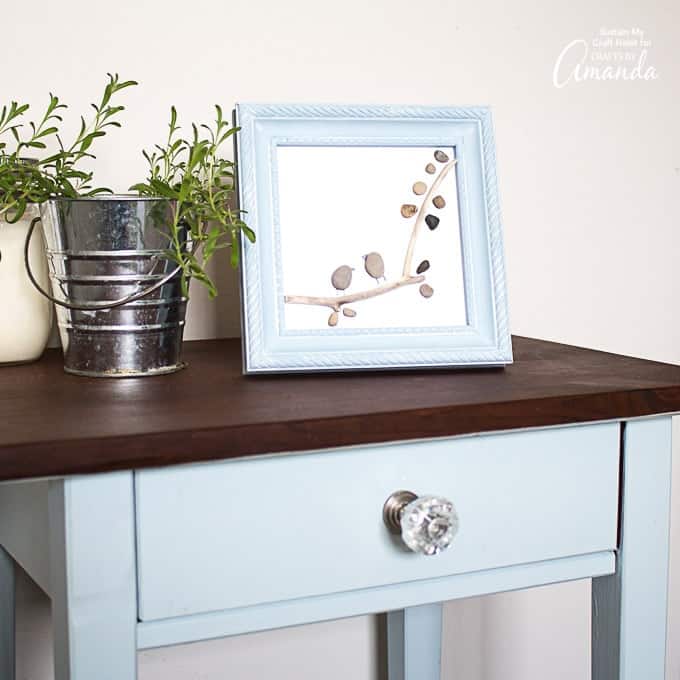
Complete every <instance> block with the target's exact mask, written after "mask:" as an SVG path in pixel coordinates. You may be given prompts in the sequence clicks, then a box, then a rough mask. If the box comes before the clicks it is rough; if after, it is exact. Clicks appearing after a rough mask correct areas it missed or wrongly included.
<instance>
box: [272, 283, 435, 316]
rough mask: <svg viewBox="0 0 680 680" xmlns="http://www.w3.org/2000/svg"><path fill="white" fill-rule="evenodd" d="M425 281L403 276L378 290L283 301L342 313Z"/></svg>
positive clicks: (298, 297) (285, 298)
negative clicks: (344, 307) (344, 308)
mask: <svg viewBox="0 0 680 680" xmlns="http://www.w3.org/2000/svg"><path fill="white" fill-rule="evenodd" d="M424 280H425V277H424V276H422V275H421V276H403V277H402V278H400V279H397V280H396V281H390V282H389V283H383V284H382V285H381V286H377V287H376V288H369V289H368V290H362V291H360V292H358V293H348V294H347V295H338V296H336V297H332V296H328V297H313V296H309V295H286V296H284V298H283V301H284V302H286V303H288V304H291V305H316V306H317V307H330V308H331V309H333V310H335V311H336V312H339V311H340V308H341V307H342V305H346V304H351V303H352V302H359V301H360V300H368V299H369V298H374V297H378V296H379V295H384V294H385V293H390V292H391V291H393V290H396V289H397V288H402V287H403V286H413V285H415V284H416V283H422V282H423V281H424Z"/></svg>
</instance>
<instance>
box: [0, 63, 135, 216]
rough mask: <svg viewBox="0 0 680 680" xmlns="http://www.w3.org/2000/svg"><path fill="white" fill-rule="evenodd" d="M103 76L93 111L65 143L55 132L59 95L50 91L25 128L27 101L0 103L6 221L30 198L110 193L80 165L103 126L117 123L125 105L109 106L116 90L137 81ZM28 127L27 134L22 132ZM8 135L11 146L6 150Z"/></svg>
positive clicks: (0, 191)
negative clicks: (50, 146)
mask: <svg viewBox="0 0 680 680" xmlns="http://www.w3.org/2000/svg"><path fill="white" fill-rule="evenodd" d="M107 75H108V82H107V84H106V86H105V88H104V93H103V95H102V98H101V100H100V101H99V103H98V104H92V107H93V108H94V110H95V115H94V117H93V118H92V120H91V121H90V122H86V120H85V118H84V117H81V119H80V129H79V132H78V134H77V136H76V138H75V140H74V141H73V142H72V143H71V144H69V145H65V144H64V143H63V141H62V138H61V135H60V133H59V127H60V124H61V123H62V122H63V118H62V112H63V110H64V109H66V108H67V106H66V104H63V103H61V101H60V100H59V98H58V97H57V96H55V95H53V94H50V98H49V103H48V105H47V107H46V109H45V112H44V114H43V116H42V118H41V119H40V120H39V121H38V122H34V121H30V122H29V123H28V128H26V126H25V125H24V124H23V122H22V120H23V118H24V116H25V115H26V114H27V113H28V111H29V105H28V104H20V103H18V102H15V101H14V102H11V103H10V104H9V105H5V106H3V107H2V109H0V217H4V218H5V219H6V220H7V221H8V222H17V221H19V220H20V219H21V218H22V217H23V215H24V213H25V211H26V208H27V206H28V204H31V203H43V202H44V201H47V200H48V199H50V198H54V197H58V196H63V197H67V198H78V197H80V196H96V195H97V194H101V193H111V190H110V189H107V188H105V187H93V186H92V179H93V173H92V171H86V170H83V169H81V167H80V165H81V163H82V162H83V161H84V160H85V159H93V158H95V156H94V155H93V154H92V153H91V151H90V147H91V146H92V144H93V142H94V141H95V140H96V139H97V138H98V137H103V136H104V135H105V134H106V132H107V128H109V127H120V123H119V122H118V121H117V120H116V117H117V116H118V114H120V113H121V112H122V111H124V110H125V107H123V106H118V105H116V106H114V105H113V104H112V103H111V100H112V98H113V96H114V95H115V94H117V93H118V92H120V91H121V90H124V89H126V88H128V87H131V86H133V85H137V83H136V82H135V81H133V80H127V81H121V80H120V78H119V76H118V74H110V73H109V74H107ZM25 131H27V132H28V134H26V135H22V133H23V132H25ZM8 136H9V137H11V138H12V140H13V142H14V149H13V150H12V151H10V150H9V146H8V142H7V141H5V140H6V139H7V138H8ZM51 143H55V145H56V146H57V151H56V152H54V153H52V154H50V155H48V156H47V157H45V158H40V159H37V160H32V159H30V156H31V155H33V154H34V153H36V152H41V151H44V150H46V149H47V148H48V144H51Z"/></svg>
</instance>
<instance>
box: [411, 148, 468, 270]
mask: <svg viewBox="0 0 680 680" xmlns="http://www.w3.org/2000/svg"><path fill="white" fill-rule="evenodd" d="M456 163H457V160H456V159H455V158H454V159H453V160H452V161H449V162H448V163H447V164H446V165H445V166H444V167H443V168H442V169H441V171H440V172H439V175H437V177H436V179H435V180H434V182H432V186H431V187H430V189H429V191H428V192H427V193H426V194H425V198H424V199H423V203H422V205H421V206H420V210H419V211H418V216H417V217H416V221H415V223H414V225H413V231H412V232H411V239H410V240H409V242H408V248H407V249H406V257H405V258H404V269H403V270H402V275H403V276H405V277H406V276H410V274H411V269H412V267H413V251H414V250H415V247H416V241H417V240H418V234H419V233H420V229H421V228H422V226H423V222H424V221H425V215H426V214H427V210H428V208H429V206H430V201H431V200H432V195H433V194H434V193H435V191H437V189H438V188H439V185H440V184H441V183H442V182H443V181H444V178H445V177H446V175H448V174H449V170H451V168H452V167H453V166H454V165H455V164H456Z"/></svg>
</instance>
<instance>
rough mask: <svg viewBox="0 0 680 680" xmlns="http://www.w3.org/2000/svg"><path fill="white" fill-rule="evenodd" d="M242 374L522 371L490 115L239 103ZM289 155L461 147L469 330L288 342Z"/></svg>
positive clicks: (321, 334) (378, 332)
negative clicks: (516, 359) (283, 233)
mask: <svg viewBox="0 0 680 680" xmlns="http://www.w3.org/2000/svg"><path fill="white" fill-rule="evenodd" d="M234 116H235V123H236V124H237V125H238V126H240V128H241V130H240V132H239V133H238V138H237V148H236V156H237V167H238V196H239V204H240V205H239V207H240V209H241V210H243V211H245V216H244V218H245V220H246V221H247V222H248V224H249V225H250V226H251V227H252V228H253V230H254V231H255V233H256V234H257V241H256V242H255V243H254V244H251V243H249V242H248V241H247V240H245V239H242V242H241V245H242V248H243V258H242V266H241V295H242V340H243V369H244V372H245V373H247V374H256V373H290V372H316V371H345V370H387V369H423V368H445V367H479V366H503V365H506V364H509V363H512V345H511V341H510V330H509V323H508V309H507V292H506V284H505V271H504V255H503V240H502V233H501V219H500V209H499V199H498V186H497V181H496V159H495V147H494V136H493V127H492V122H491V112H490V110H489V109H488V108H487V107H464V108H460V107H443V108H441V107H437V108H432V107H420V106H356V105H326V104H320V105H314V104H238V105H237V107H236V110H235V113H234ZM280 146H374V147H375V146H389V147H393V146H417V147H430V146H431V147H444V148H450V147H454V148H455V153H456V158H457V160H458V163H457V173H458V174H457V186H458V204H459V214H460V225H461V226H460V228H461V242H462V253H463V277H464V288H465V302H466V307H467V323H466V324H465V325H460V326H450V327H446V328H444V329H442V327H437V328H412V327H409V328H389V329H371V330H370V331H368V332H367V331H366V330H365V329H363V330H352V329H348V328H328V329H326V328H324V329H323V330H316V329H315V330H309V331H304V332H300V331H295V332H291V331H288V330H287V329H286V328H285V326H284V324H283V313H282V304H283V299H284V296H283V289H282V271H281V266H280V261H281V260H280V232H279V227H278V205H279V196H278V186H279V177H278V164H277V149H278V148H279V147H280Z"/></svg>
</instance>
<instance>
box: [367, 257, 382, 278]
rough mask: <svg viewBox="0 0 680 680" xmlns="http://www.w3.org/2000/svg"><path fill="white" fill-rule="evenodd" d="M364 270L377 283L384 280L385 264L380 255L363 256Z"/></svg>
mask: <svg viewBox="0 0 680 680" xmlns="http://www.w3.org/2000/svg"><path fill="white" fill-rule="evenodd" d="M364 269H365V270H366V273H367V274H368V275H369V276H372V277H373V278H374V279H375V280H376V282H377V283H380V279H384V278H385V263H384V262H383V259H382V255H381V254H380V253H369V254H368V255H364Z"/></svg>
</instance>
